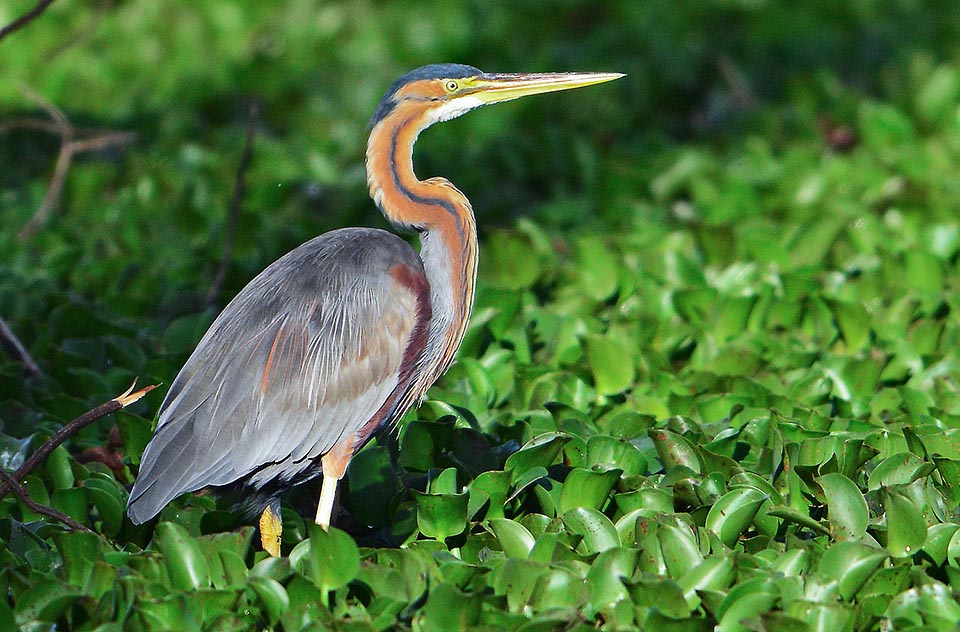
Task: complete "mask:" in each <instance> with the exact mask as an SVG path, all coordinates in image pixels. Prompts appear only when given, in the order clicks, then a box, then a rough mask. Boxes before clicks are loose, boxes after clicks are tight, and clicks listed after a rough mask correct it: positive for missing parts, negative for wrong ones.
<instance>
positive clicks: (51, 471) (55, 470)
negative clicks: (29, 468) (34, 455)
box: [44, 445, 74, 490]
mask: <svg viewBox="0 0 960 632" xmlns="http://www.w3.org/2000/svg"><path fill="white" fill-rule="evenodd" d="M44 470H45V471H46V473H47V476H48V477H49V479H50V485H51V489H53V490H58V489H70V488H71V487H73V482H74V476H73V469H72V468H71V467H70V453H69V452H67V449H66V448H65V447H63V446H62V445H61V446H57V448H56V449H55V450H54V451H53V452H51V453H50V456H48V457H47V460H46V462H45V463H44Z"/></svg>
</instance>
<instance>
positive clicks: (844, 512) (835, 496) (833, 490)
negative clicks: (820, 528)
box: [816, 474, 870, 540]
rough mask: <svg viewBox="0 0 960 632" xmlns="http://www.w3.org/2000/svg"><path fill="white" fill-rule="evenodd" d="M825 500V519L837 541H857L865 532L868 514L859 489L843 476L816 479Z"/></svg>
mask: <svg viewBox="0 0 960 632" xmlns="http://www.w3.org/2000/svg"><path fill="white" fill-rule="evenodd" d="M816 482H817V484H819V485H820V488H821V489H823V494H824V496H825V497H826V500H827V517H828V518H829V520H830V526H831V528H832V532H833V535H834V537H835V538H836V539H837V540H859V539H860V538H862V537H863V535H864V534H865V533H866V532H867V522H868V520H869V517H870V516H869V513H868V511H867V501H866V500H865V499H864V497H863V494H861V493H860V488H859V487H857V484H856V483H854V482H853V481H852V480H850V479H849V478H847V477H846V476H844V475H843V474H824V475H823V476H821V477H819V478H817V479H816Z"/></svg>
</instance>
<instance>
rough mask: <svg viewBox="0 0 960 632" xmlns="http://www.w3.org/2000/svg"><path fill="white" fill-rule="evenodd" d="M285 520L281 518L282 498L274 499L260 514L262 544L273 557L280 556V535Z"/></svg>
mask: <svg viewBox="0 0 960 632" xmlns="http://www.w3.org/2000/svg"><path fill="white" fill-rule="evenodd" d="M282 533H283V522H282V521H281V520H280V500H279V499H273V500H271V501H270V503H269V504H268V505H267V506H266V507H264V508H263V513H262V514H260V545H261V546H263V550H264V551H266V552H267V553H269V554H270V555H272V556H273V557H280V535H281V534H282Z"/></svg>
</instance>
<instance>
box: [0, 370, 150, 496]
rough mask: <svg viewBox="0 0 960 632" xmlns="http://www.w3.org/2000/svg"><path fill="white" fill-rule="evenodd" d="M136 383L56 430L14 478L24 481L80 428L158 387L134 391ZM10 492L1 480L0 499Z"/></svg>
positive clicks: (5, 482)
mask: <svg viewBox="0 0 960 632" xmlns="http://www.w3.org/2000/svg"><path fill="white" fill-rule="evenodd" d="M135 385H136V383H134V384H133V385H131V386H130V388H128V389H127V391H126V392H125V393H123V394H121V395H117V396H116V397H114V398H113V399H111V400H108V401H106V402H104V403H102V404H100V405H99V406H96V407H95V408H92V409H90V410H88V411H87V412H85V413H83V414H82V415H80V416H79V417H77V418H76V419H74V420H73V421H71V422H70V423H68V424H67V425H65V426H63V427H62V428H60V430H58V431H57V432H55V433H54V435H53V436H52V437H50V438H49V439H47V441H46V442H45V443H44V444H43V445H42V446H40V448H39V449H38V450H37V451H36V452H34V453H33V454H32V455H30V458H28V459H27V460H26V461H24V463H23V465H21V466H20V468H19V469H18V470H17V471H16V472H14V473H13V480H14V481H15V482H17V483H19V482H20V481H22V480H23V479H24V477H26V476H27V475H28V474H29V473H30V472H32V471H33V468H35V467H36V466H37V465H39V464H40V462H41V461H43V460H44V459H46V458H47V457H48V456H50V453H51V452H53V451H54V450H56V449H57V448H58V447H59V446H60V445H61V444H62V443H63V442H64V441H66V440H67V439H69V438H70V437H72V436H73V435H75V434H77V433H78V432H80V430H81V429H83V428H84V427H85V426H89V425H90V424H91V423H93V422H94V421H96V420H98V419H100V418H101V417H106V416H107V415H109V414H110V413H115V412H117V411H118V410H122V409H124V408H126V407H127V406H129V405H130V404H132V403H134V402H136V401H138V400H139V399H140V398H141V397H143V396H144V395H146V394H147V393H149V392H150V391H152V390H153V389H155V388H156V386H144V387H143V388H141V389H140V390H139V391H136V392H133V388H134V386H135ZM9 492H10V485H9V484H8V483H7V481H6V480H4V481H0V499H2V498H3V497H4V496H6V495H7V494H8V493H9Z"/></svg>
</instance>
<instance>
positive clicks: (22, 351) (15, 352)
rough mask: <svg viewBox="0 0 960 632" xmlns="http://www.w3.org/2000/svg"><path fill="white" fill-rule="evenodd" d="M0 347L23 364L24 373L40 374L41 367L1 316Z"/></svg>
mask: <svg viewBox="0 0 960 632" xmlns="http://www.w3.org/2000/svg"><path fill="white" fill-rule="evenodd" d="M0 347H3V349H4V351H6V352H7V355H9V356H10V357H11V358H13V359H14V360H16V361H17V362H20V363H21V364H23V372H24V373H26V374H27V375H30V376H34V375H40V367H39V366H37V363H36V362H35V361H34V360H33V358H32V357H31V356H30V352H29V351H27V348H26V347H24V346H23V344H22V343H21V342H20V339H19V338H17V336H16V335H15V334H14V333H13V330H12V329H10V326H9V325H7V321H5V320H4V319H3V318H0Z"/></svg>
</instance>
